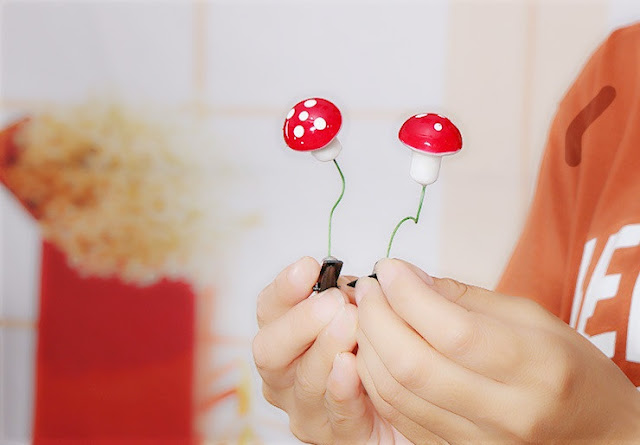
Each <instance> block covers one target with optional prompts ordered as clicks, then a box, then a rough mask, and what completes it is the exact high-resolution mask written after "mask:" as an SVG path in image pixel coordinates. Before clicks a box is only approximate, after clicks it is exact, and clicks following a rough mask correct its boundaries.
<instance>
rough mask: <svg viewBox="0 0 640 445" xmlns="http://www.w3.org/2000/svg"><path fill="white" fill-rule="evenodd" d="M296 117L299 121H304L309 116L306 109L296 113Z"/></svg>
mask: <svg viewBox="0 0 640 445" xmlns="http://www.w3.org/2000/svg"><path fill="white" fill-rule="evenodd" d="M298 117H299V118H300V120H301V121H306V120H307V119H308V118H309V113H308V112H306V111H303V112H302V113H300V114H299V115H298Z"/></svg>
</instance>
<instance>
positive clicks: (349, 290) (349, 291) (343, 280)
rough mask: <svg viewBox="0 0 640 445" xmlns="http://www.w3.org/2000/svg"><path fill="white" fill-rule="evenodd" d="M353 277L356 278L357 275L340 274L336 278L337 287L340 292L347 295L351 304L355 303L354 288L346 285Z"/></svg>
mask: <svg viewBox="0 0 640 445" xmlns="http://www.w3.org/2000/svg"><path fill="white" fill-rule="evenodd" d="M355 279H357V277H354V276H353V275H342V276H340V278H338V287H339V288H340V290H341V291H342V293H343V294H345V295H346V296H347V298H348V299H349V302H350V303H351V304H355V302H356V290H355V289H354V288H353V287H351V286H347V284H349V283H351V282H352V281H353V280H355Z"/></svg>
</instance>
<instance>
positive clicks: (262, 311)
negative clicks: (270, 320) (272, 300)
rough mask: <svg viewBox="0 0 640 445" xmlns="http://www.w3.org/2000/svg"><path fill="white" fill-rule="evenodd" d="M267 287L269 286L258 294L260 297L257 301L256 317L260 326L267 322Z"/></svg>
mask: <svg viewBox="0 0 640 445" xmlns="http://www.w3.org/2000/svg"><path fill="white" fill-rule="evenodd" d="M267 289H268V287H267V288H265V289H264V290H263V291H262V292H260V293H259V294H258V299H257V301H256V318H257V320H258V326H260V327H262V326H263V325H264V324H265V323H266V322H267V313H268V308H267V306H268V304H267V302H266V301H265V300H266V297H265V293H266V292H267Z"/></svg>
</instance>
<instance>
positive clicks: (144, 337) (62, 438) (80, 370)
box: [0, 109, 235, 444]
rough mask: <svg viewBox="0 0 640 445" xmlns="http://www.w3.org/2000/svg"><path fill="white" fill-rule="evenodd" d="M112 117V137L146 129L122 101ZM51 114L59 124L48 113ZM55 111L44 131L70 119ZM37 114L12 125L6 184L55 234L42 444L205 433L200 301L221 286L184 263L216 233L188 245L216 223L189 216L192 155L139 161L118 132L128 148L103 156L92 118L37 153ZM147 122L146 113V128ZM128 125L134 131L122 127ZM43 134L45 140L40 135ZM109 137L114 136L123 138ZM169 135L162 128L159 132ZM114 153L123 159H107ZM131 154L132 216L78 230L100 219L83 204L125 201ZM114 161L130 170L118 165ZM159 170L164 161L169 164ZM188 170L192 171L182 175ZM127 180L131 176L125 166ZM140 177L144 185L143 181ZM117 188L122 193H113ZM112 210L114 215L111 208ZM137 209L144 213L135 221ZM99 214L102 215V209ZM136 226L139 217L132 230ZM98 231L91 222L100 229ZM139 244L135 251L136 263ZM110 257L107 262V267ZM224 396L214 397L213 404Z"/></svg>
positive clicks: (0, 166)
mask: <svg viewBox="0 0 640 445" xmlns="http://www.w3.org/2000/svg"><path fill="white" fill-rule="evenodd" d="M81 111H82V110H81ZM78 116H79V117H80V118H81V119H85V116H86V113H83V112H80V113H78V114H77V115H76V116H74V118H77V117H78ZM104 116H108V117H109V118H112V117H113V116H115V117H114V119H115V124H114V123H113V122H110V121H109V122H107V124H105V122H102V121H101V122H100V125H99V127H100V128H102V127H104V128H107V130H108V131H110V132H111V134H109V135H108V136H109V137H111V136H113V134H114V132H115V134H116V136H117V137H125V136H126V135H129V136H126V137H134V136H131V132H130V131H129V130H130V128H121V127H126V122H125V121H126V119H125V118H124V117H123V116H124V114H123V112H122V111H121V110H119V109H115V110H112V109H105V112H104V113H103V116H102V117H104ZM125 117H126V118H130V117H129V116H125ZM46 119H49V120H50V121H51V122H53V123H51V122H49V123H47V121H46ZM55 119H56V117H55V116H53V117H46V116H45V118H42V119H41V120H40V121H39V122H38V124H39V125H41V128H40V130H42V125H44V126H45V127H46V126H47V125H48V126H49V127H48V128H45V131H44V133H45V134H46V132H47V131H49V130H50V129H51V128H56V129H57V128H58V127H64V125H66V123H65V122H64V121H60V122H58V121H56V120H55ZM34 121H35V118H34V119H23V120H21V121H18V122H16V123H15V124H13V125H10V126H8V127H7V128H5V130H3V131H1V132H0V183H2V184H3V185H4V186H5V187H6V188H7V189H8V190H10V191H11V192H12V194H13V195H14V197H15V198H16V199H17V200H18V201H20V203H21V204H22V205H23V206H24V208H25V209H26V210H27V211H28V212H29V213H30V214H31V215H32V216H33V217H34V218H35V219H36V220H38V222H39V223H40V226H41V229H42V238H43V242H42V263H41V274H40V302H39V303H40V305H39V307H40V309H39V310H40V313H39V322H38V333H37V354H36V373H35V374H36V382H35V413H34V426H33V442H34V443H35V444H48V443H118V444H123V443H141V442H142V441H148V442H149V443H154V444H162V443H171V444H190V443H195V441H196V435H197V434H196V432H195V431H196V427H197V425H196V423H197V421H196V417H197V413H196V411H198V410H201V409H200V408H199V406H200V405H202V404H203V401H201V400H196V398H197V397H198V394H197V393H198V391H197V389H196V388H198V387H199V384H198V383H197V382H198V379H199V375H200V374H199V373H198V371H197V369H198V366H197V363H196V361H197V355H198V353H197V351H202V348H200V349H198V348H197V347H196V344H197V337H198V332H196V331H197V328H198V326H200V325H202V324H203V323H208V322H210V320H204V318H206V317H204V318H203V315H202V314H201V316H200V319H198V317H197V314H196V306H197V305H198V304H200V303H198V298H199V297H206V296H207V295H209V296H210V291H209V290H208V288H206V287H203V285H202V283H199V284H197V285H196V284H194V282H193V281H192V280H190V279H189V278H187V277H186V276H185V275H188V274H185V273H183V272H184V270H186V268H183V269H180V266H179V264H178V263H179V261H180V260H181V259H182V258H184V257H188V253H189V252H190V250H189V249H194V246H199V244H203V245H204V243H200V241H199V240H197V239H196V238H193V239H188V240H186V242H182V243H181V241H184V240H182V239H181V238H180V236H182V235H181V233H180V232H179V231H178V230H180V231H184V232H186V233H189V234H192V233H195V234H196V235H194V237H195V236H197V235H198V234H199V233H201V232H202V231H203V230H204V229H207V230H208V228H210V227H211V225H210V224H208V221H205V224H203V223H198V224H199V225H197V224H195V223H193V225H192V226H189V225H188V224H189V223H191V222H192V221H193V218H194V217H193V213H194V212H193V207H196V205H191V207H189V206H187V208H186V210H185V208H184V207H185V206H184V205H182V204H183V203H184V201H179V200H180V199H183V197H184V196H187V197H191V196H192V194H191V193H190V192H191V191H192V189H193V187H195V186H197V184H196V185H194V184H195V183H192V182H189V181H192V177H193V176H194V175H190V174H189V173H190V171H188V167H189V166H190V165H191V164H189V163H188V162H187V163H185V165H186V166H187V170H185V171H182V170H179V171H175V170H171V167H172V166H173V164H172V162H174V160H175V156H174V155H175V154H176V152H175V150H174V152H170V153H169V155H168V156H165V158H164V159H163V158H162V156H163V154H162V153H160V155H159V156H158V157H159V158H160V161H158V162H157V163H156V164H154V165H153V167H150V168H149V169H147V166H146V165H145V162H147V163H148V161H147V160H146V158H142V159H143V161H145V162H141V161H140V158H135V157H134V158H133V160H132V161H131V164H128V162H130V159H128V158H127V156H128V155H129V152H128V147H127V146H126V143H127V142H128V140H123V141H124V142H123V141H120V140H116V145H117V144H121V145H123V146H125V148H124V149H121V150H120V151H119V152H116V153H115V155H114V154H113V153H109V152H108V153H107V156H104V157H103V158H99V159H98V161H99V162H96V161H95V159H94V158H91V156H94V155H95V153H96V152H98V153H99V154H98V156H100V150H102V148H101V147H95V146H92V145H91V143H92V142H91V138H88V139H86V140H83V139H82V137H84V136H83V134H84V133H82V132H83V131H85V126H86V125H85V126H80V127H79V128H76V129H73V130H72V131H71V133H73V131H75V130H78V131H77V134H72V137H75V138H76V140H73V141H72V144H71V145H69V144H67V145H66V146H65V147H63V148H62V149H60V146H57V147H56V146H55V145H56V144H57V143H59V141H60V139H61V137H60V136H59V135H58V134H53V136H52V135H51V134H48V135H47V137H48V138H49V139H47V140H46V141H45V142H46V143H44V144H43V143H42V142H40V146H39V150H40V151H39V152H38V153H37V155H34V154H33V153H32V152H30V153H29V156H27V155H25V153H27V151H26V150H25V146H23V145H22V141H23V139H21V137H22V136H24V135H23V134H22V133H23V132H22V129H23V128H25V127H27V126H30V125H31V123H32V122H34ZM42 122H45V124H43V123H42ZM72 124H73V122H72ZM116 124H117V125H116ZM88 125H89V126H90V124H88ZM143 127H144V125H140V123H139V122H135V125H134V128H135V129H136V131H138V130H139V129H140V128H143ZM40 130H38V131H40ZM143 130H144V128H143ZM119 131H122V133H123V134H124V135H125V136H120V135H119V134H118V132H119ZM146 131H147V133H146V134H145V136H148V134H149V133H150V132H151V133H153V134H154V135H157V134H159V133H161V131H156V128H150V129H149V128H147V129H146ZM78 134H79V135H80V136H78ZM31 137H32V141H31V142H33V138H34V135H33V134H31ZM38 137H40V136H38V135H36V136H35V138H36V139H37V138H38ZM107 139H108V140H110V141H111V143H112V146H113V140H112V139H113V138H111V139H109V138H107ZM160 139H161V138H160V137H157V138H155V139H153V138H152V140H153V141H154V142H156V140H160ZM167 139H171V137H169V138H167ZM141 140H142V141H143V142H146V140H144V139H137V140H135V141H134V142H135V143H133V144H132V145H133V146H136V144H137V146H140V141H141ZM78 141H80V142H78ZM48 144H50V145H51V147H52V149H51V152H50V151H49V150H48V148H49V145H48ZM61 144H62V143H61ZM74 144H75V145H74ZM62 145H64V144H62ZM69 147H71V148H69ZM162 148H163V147H160V149H162ZM54 149H55V150H62V151H64V150H66V149H68V151H69V153H67V154H65V156H66V157H57V154H56V153H55V152H54ZM103 151H104V150H103ZM138 154H139V153H138ZM147 154H148V153H146V152H145V153H143V155H147ZM153 154H154V153H153V152H151V155H153ZM165 154H166V153H165ZM118 156H120V158H118ZM172 156H174V157H172ZM40 159H44V160H42V161H40ZM105 159H107V160H108V161H109V162H111V164H109V163H105V162H104V160H105ZM114 159H115V161H114ZM114 162H115V164H113V163H114ZM162 162H164V164H163V163H162ZM21 163H22V165H21ZM96 164H97V165H98V167H97V168H96ZM122 164H124V165H125V167H126V168H129V169H130V170H131V171H129V172H128V173H127V174H128V176H127V177H125V179H124V181H125V182H127V181H131V182H132V183H133V184H134V185H135V187H134V188H132V189H131V193H130V195H129V194H127V193H125V196H124V198H123V199H125V201H124V204H125V205H124V206H123V207H122V208H119V211H120V212H123V210H122V209H123V208H124V209H125V211H124V213H122V216H123V218H122V219H121V220H124V221H125V223H123V224H120V225H118V224H119V220H118V215H115V218H114V219H113V221H115V222H116V226H115V227H113V228H111V226H109V225H108V224H107V225H106V229H105V231H104V232H97V235H96V233H91V236H92V237H91V236H89V237H84V238H83V236H84V235H83V233H82V229H81V230H77V232H78V233H79V234H80V236H75V235H76V234H74V232H75V231H76V230H75V226H74V224H75V220H74V219H73V218H75V217H77V218H78V221H79V222H78V226H82V227H84V229H86V228H87V225H88V223H87V221H86V220H84V219H83V212H84V211H85V210H86V209H87V208H88V209H93V208H94V207H99V204H100V202H102V201H103V200H104V199H105V196H107V197H108V199H114V198H113V197H114V193H113V190H114V189H117V187H116V186H119V185H118V184H116V186H114V184H113V182H109V181H115V180H112V179H110V178H109V175H110V174H112V172H115V173H114V175H116V176H117V175H118V174H121V170H122V168H121V166H122ZM113 165H117V166H118V168H120V170H110V169H111V168H112V167H113ZM158 165H160V167H158ZM105 166H106V167H105ZM132 166H133V167H132ZM167 166H168V168H167V177H169V178H170V179H167V183H168V184H169V186H170V187H172V188H167V186H166V185H163V184H164V182H163V181H164V176H163V175H164V173H165V170H164V169H165V168H166V167H167ZM183 167H184V165H182V166H181V168H183ZM92 168H93V170H91V169H92ZM151 168H156V169H158V168H160V169H161V171H162V174H157V171H154V170H151ZM65 169H66V171H65ZM200 173H202V172H200ZM145 174H146V175H148V176H150V177H151V178H152V179H151V180H150V181H151V182H153V181H155V182H153V185H156V186H157V185H158V184H160V187H159V188H160V189H161V190H160V191H159V192H157V193H155V194H154V193H151V194H150V195H151V196H148V195H146V194H145V193H143V192H144V191H145V190H151V189H149V188H147V189H145V188H144V185H143V186H140V184H139V183H138V181H139V178H140V177H142V178H144V175H145ZM91 175H93V177H92V176H91ZM182 177H187V179H185V180H184V182H181V181H182V179H180V178H182ZM118 178H119V179H118V180H120V181H122V180H123V179H122V176H120V177H118ZM176 178H178V179H176ZM172 179H173V181H174V183H177V186H176V188H177V191H176V193H177V194H178V197H177V198H176V194H173V195H172V196H170V197H169V198H168V199H169V200H168V201H167V202H168V204H167V203H164V202H162V198H163V196H164V195H163V193H166V192H167V190H170V191H172V190H173V187H174V185H175V184H174V183H171V182H170V181H171V180H172ZM138 186H140V187H141V188H140V189H138V188H136V187H138ZM108 187H111V195H109V194H108V193H109V192H105V191H104V190H105V189H108ZM190 187H191V188H190ZM118 191H119V192H120V191H121V190H120V189H118ZM126 191H127V190H125V192H126ZM167 194H169V195H170V194H171V193H167ZM62 195H64V196H62ZM147 198H149V199H151V200H153V203H154V206H156V207H153V209H154V211H155V210H156V208H157V212H159V213H160V214H161V216H160V217H157V216H154V215H150V216H149V221H150V223H149V224H147V222H146V221H145V220H144V219H145V218H146V216H145V215H146V214H145V213H144V212H145V211H148V209H149V207H148V206H147V202H146V201H145V200H146V199H147ZM101 200H102V201H101ZM172 200H173V201H172ZM140 202H141V203H142V204H140V205H139V203H140ZM96 203H97V204H96ZM176 203H178V204H179V205H177V206H176V207H178V212H182V214H180V213H178V217H180V215H186V217H183V220H182V221H180V220H179V221H178V222H179V224H172V220H171V218H172V217H173V216H171V215H170V217H168V218H169V223H171V224H169V225H168V223H167V221H165V220H161V221H160V222H158V218H161V217H162V215H165V214H166V211H165V208H163V205H165V204H167V205H165V207H168V206H169V205H170V204H176ZM92 206H94V207H92ZM101 211H102V214H101V215H102V216H104V215H105V211H104V209H102V210H101ZM136 212H137V213H136ZM163 212H165V213H163ZM131 213H133V214H134V216H139V218H138V220H142V221H138V220H136V219H131ZM69 215H71V216H69ZM127 218H129V219H127ZM153 218H156V219H155V220H154V219H153ZM59 221H62V225H61V228H60V227H55V225H56V224H57V223H59ZM90 221H91V220H90ZM93 221H94V222H97V223H100V222H101V221H100V218H94V220H93ZM184 221H186V227H185V223H184ZM127 224H132V225H133V226H132V227H133V228H132V229H131V230H130V231H127V229H128V227H129V226H128V225H127ZM154 224H155V225H154ZM163 224H164V225H163ZM83 225H84V226H83ZM176 225H177V228H176V229H174V231H175V232H176V233H177V235H176V234H175V233H174V234H171V233H169V234H168V236H165V230H164V228H165V227H174V226H176ZM203 228H204V229H203ZM91 229H92V227H91V224H89V229H88V230H89V231H90V230H91ZM110 230H111V232H110ZM199 230H200V232H199ZM72 234H73V236H72ZM171 235H174V236H173V237H172V236H171ZM154 236H155V238H154ZM114 238H117V240H116V241H114ZM118 243H119V244H118ZM129 244H130V245H129ZM185 244H186V247H185V246H184V245H185ZM109 246H115V247H114V249H115V250H114V251H117V254H114V255H113V256H112V257H109V255H105V254H104V252H103V250H105V248H106V250H107V251H108V248H109ZM118 248H119V249H120V250H118ZM123 248H124V253H123ZM200 248H207V247H206V246H205V247H200ZM100 249H102V250H100ZM136 249H138V250H136ZM145 249H146V250H145ZM154 249H156V250H154ZM94 251H100V252H101V255H102V256H100V255H94V254H93V252H94ZM69 252H73V253H69ZM132 252H133V253H134V255H133V256H135V258H134V259H135V261H130V260H131V256H132V255H131V253H132ZM198 259H199V257H198ZM103 260H104V261H103ZM101 261H103V263H104V264H106V266H104V267H102V265H101V264H103V263H101ZM136 261H137V262H136ZM194 262H195V263H199V261H193V259H191V263H190V264H192V263H194ZM141 264H142V266H141ZM176 264H178V266H176ZM176 267H177V269H176ZM174 269H176V270H177V271H174ZM114 271H115V272H114ZM120 271H122V272H121V273H120ZM167 271H169V272H167ZM138 278H140V279H138ZM205 289H206V290H205ZM200 371H202V370H200ZM231 393H234V394H235V391H230V392H229V394H231ZM225 394H226V393H225ZM223 395H224V394H223ZM225 397H226V395H225ZM219 398H220V397H218V396H216V397H213V398H209V401H208V402H207V401H206V400H205V402H206V404H207V406H208V405H210V404H211V403H213V402H215V401H217V400H218V399H219ZM212 400H213V402H211V401H212Z"/></svg>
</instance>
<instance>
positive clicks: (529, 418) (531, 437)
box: [512, 409, 548, 443]
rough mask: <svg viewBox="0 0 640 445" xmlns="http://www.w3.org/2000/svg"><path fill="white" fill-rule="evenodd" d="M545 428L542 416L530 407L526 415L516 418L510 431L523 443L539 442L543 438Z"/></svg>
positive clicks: (546, 426)
mask: <svg viewBox="0 0 640 445" xmlns="http://www.w3.org/2000/svg"><path fill="white" fill-rule="evenodd" d="M547 428H548V425H547V422H546V421H545V420H544V418H543V417H540V415H539V413H537V412H536V411H535V410H533V409H532V410H530V411H528V412H527V415H526V416H520V417H519V418H518V420H517V421H516V423H515V425H514V428H513V431H512V433H513V434H514V435H515V436H516V437H518V438H519V439H520V440H521V441H522V442H524V443H540V442H541V441H542V440H543V439H544V431H545V430H547Z"/></svg>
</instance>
